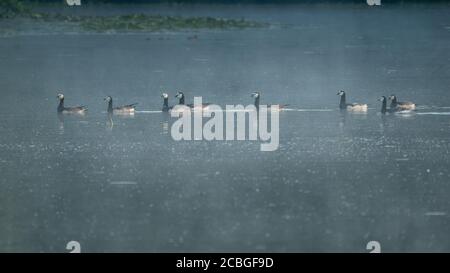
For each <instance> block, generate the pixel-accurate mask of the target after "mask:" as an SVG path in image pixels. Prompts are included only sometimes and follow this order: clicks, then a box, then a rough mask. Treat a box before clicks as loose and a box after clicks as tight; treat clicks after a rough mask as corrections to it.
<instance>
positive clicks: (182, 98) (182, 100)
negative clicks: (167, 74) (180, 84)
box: [178, 96, 184, 104]
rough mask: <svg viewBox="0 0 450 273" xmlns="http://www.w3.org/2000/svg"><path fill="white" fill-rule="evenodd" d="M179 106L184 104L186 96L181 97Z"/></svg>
mask: <svg viewBox="0 0 450 273" xmlns="http://www.w3.org/2000/svg"><path fill="white" fill-rule="evenodd" d="M178 104H184V96H181V98H180V100H179V103H178Z"/></svg>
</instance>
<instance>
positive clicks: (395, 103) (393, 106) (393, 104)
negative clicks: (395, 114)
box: [391, 97, 397, 108]
mask: <svg viewBox="0 0 450 273" xmlns="http://www.w3.org/2000/svg"><path fill="white" fill-rule="evenodd" d="M395 107H397V98H396V97H394V98H392V102H391V108H395Z"/></svg>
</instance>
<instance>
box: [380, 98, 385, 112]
mask: <svg viewBox="0 0 450 273" xmlns="http://www.w3.org/2000/svg"><path fill="white" fill-rule="evenodd" d="M381 113H383V114H384V113H386V99H383V102H382V104H381Z"/></svg>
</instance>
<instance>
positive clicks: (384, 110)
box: [378, 96, 399, 114]
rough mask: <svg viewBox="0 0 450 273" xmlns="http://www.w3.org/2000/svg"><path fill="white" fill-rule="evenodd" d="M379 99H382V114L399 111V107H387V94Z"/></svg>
mask: <svg viewBox="0 0 450 273" xmlns="http://www.w3.org/2000/svg"><path fill="white" fill-rule="evenodd" d="M378 100H379V101H381V113H382V114H386V113H394V112H397V111H399V109H398V108H389V109H387V107H386V105H387V99H386V97H385V96H381V97H380V98H379V99H378Z"/></svg>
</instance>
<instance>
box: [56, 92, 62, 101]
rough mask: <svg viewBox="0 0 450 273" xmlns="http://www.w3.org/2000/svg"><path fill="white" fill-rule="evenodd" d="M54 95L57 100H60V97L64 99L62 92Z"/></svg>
mask: <svg viewBox="0 0 450 273" xmlns="http://www.w3.org/2000/svg"><path fill="white" fill-rule="evenodd" d="M56 97H57V98H58V99H59V100H62V99H64V95H63V94H61V93H60V94H58V95H56Z"/></svg>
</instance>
